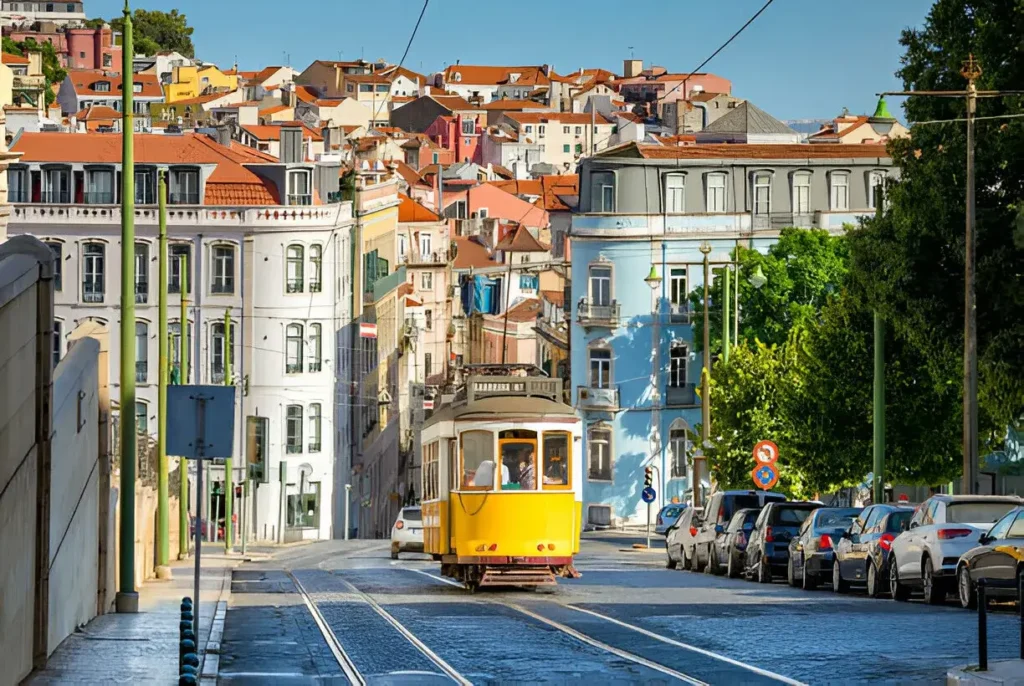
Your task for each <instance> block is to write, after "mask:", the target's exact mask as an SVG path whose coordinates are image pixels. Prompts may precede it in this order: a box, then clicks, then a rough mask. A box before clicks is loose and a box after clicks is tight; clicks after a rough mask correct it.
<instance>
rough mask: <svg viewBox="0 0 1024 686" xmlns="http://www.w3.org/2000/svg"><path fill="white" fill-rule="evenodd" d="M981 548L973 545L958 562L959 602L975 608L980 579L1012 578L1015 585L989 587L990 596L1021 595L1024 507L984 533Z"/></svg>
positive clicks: (1014, 510)
mask: <svg viewBox="0 0 1024 686" xmlns="http://www.w3.org/2000/svg"><path fill="white" fill-rule="evenodd" d="M978 543H979V545H978V547H977V548H971V549H970V550H968V551H967V552H966V553H964V554H963V555H962V556H961V557H960V562H959V563H958V564H957V571H956V578H957V595H958V596H959V597H960V605H961V606H962V607H964V608H967V609H974V608H975V607H977V604H978V581H980V580H981V579H985V580H986V581H995V580H998V581H1002V582H1006V581H1012V582H1013V587H1012V588H1004V587H1002V586H988V587H987V588H986V589H985V593H986V594H987V595H989V596H998V597H1010V598H1016V599H1017V600H1019V601H1022V602H1024V600H1022V599H1020V598H1018V597H1017V596H1018V593H1019V589H1020V581H1021V576H1024V507H1015V508H1014V509H1012V510H1010V511H1009V512H1007V513H1006V515H1005V516H1004V517H1003V518H1002V519H1000V520H999V521H998V522H996V523H995V524H994V525H993V526H992V528H991V529H989V530H988V532H986V533H984V534H982V535H981V537H980V538H979V540H978Z"/></svg>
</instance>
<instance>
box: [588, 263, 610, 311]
mask: <svg viewBox="0 0 1024 686" xmlns="http://www.w3.org/2000/svg"><path fill="white" fill-rule="evenodd" d="M590 304H591V305H599V306H605V307H606V306H608V305H611V304H612V268H611V267H591V268H590Z"/></svg>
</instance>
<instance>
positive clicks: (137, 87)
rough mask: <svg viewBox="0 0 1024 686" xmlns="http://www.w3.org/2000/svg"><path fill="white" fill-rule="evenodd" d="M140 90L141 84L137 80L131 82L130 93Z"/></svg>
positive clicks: (139, 91)
mask: <svg viewBox="0 0 1024 686" xmlns="http://www.w3.org/2000/svg"><path fill="white" fill-rule="evenodd" d="M141 92H142V84H141V83H139V82H138V81H135V82H133V83H132V93H141Z"/></svg>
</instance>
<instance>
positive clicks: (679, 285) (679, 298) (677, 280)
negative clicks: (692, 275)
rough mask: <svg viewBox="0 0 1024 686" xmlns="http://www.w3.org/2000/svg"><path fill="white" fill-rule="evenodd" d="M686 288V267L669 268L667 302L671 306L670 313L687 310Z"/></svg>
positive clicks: (687, 292)
mask: <svg viewBox="0 0 1024 686" xmlns="http://www.w3.org/2000/svg"><path fill="white" fill-rule="evenodd" d="M688 294H689V291H688V290H687V288H686V267H669V270H668V300H669V304H671V305H672V313H673V314H675V313H677V312H685V311H686V310H688V309H689V300H688V299H687V295H688Z"/></svg>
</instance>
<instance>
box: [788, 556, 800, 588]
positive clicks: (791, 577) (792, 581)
mask: <svg viewBox="0 0 1024 686" xmlns="http://www.w3.org/2000/svg"><path fill="white" fill-rule="evenodd" d="M786 583H788V584H789V585H790V586H792V587H793V588H796V587H797V586H798V585H799V584H797V582H796V572H794V571H793V558H789V562H788V563H786Z"/></svg>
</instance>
